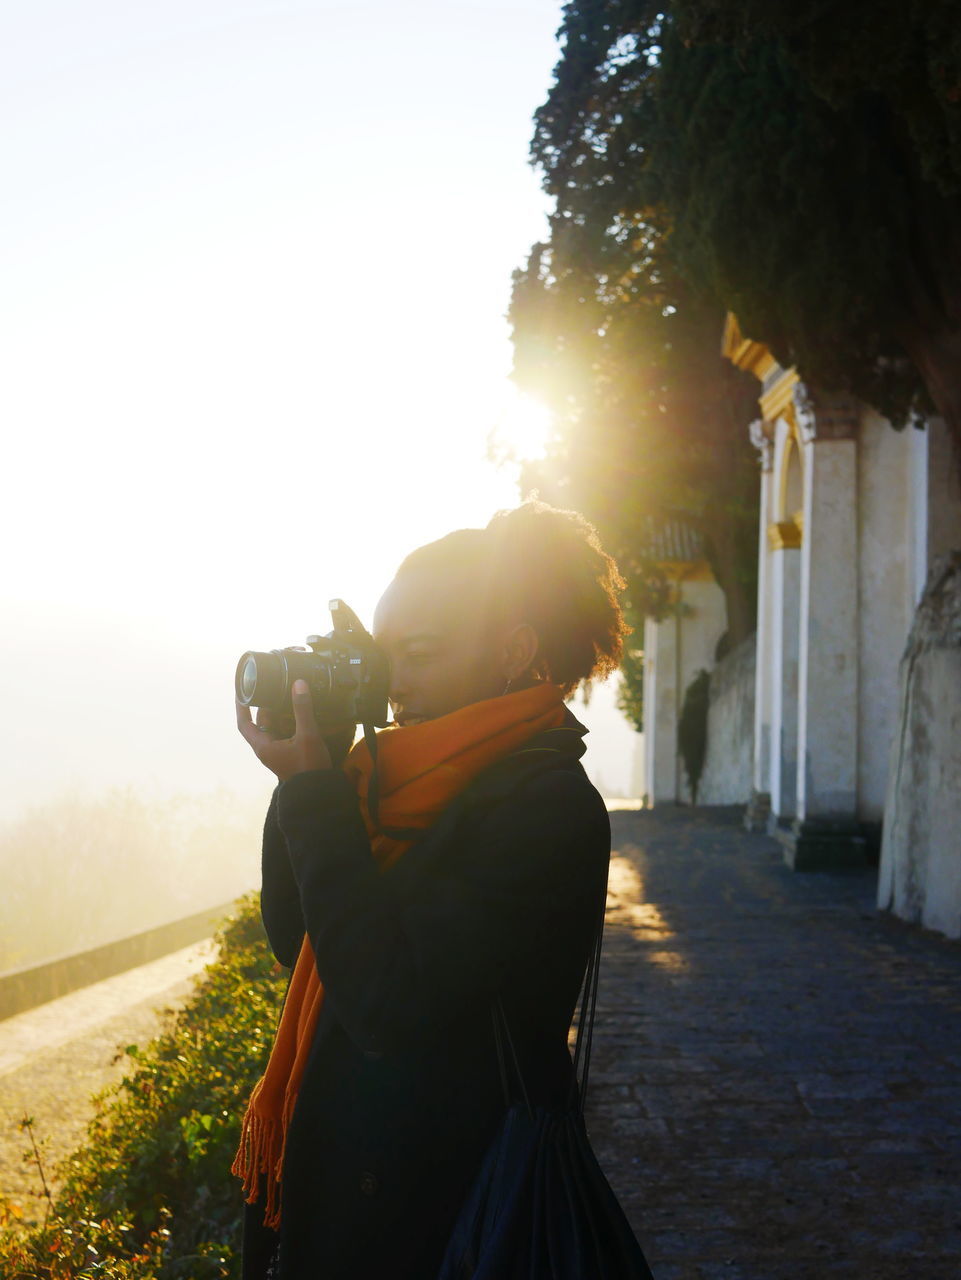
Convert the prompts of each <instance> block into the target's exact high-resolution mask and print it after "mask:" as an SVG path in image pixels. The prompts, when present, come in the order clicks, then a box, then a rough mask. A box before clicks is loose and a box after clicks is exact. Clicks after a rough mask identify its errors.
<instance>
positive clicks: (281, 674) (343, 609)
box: [234, 600, 390, 728]
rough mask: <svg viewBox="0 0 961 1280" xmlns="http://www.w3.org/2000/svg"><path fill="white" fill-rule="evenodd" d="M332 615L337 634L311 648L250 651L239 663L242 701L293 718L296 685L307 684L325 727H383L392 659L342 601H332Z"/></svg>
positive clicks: (317, 639) (314, 640)
mask: <svg viewBox="0 0 961 1280" xmlns="http://www.w3.org/2000/svg"><path fill="white" fill-rule="evenodd" d="M330 616H331V620H332V621H333V624H334V629H333V631H331V632H330V633H329V634H328V635H326V636H308V637H307V645H308V648H302V647H299V646H296V645H295V646H293V647H291V648H289V649H271V651H270V652H269V653H256V652H254V651H253V650H248V652H247V653H245V654H244V655H243V657H242V658H241V659H240V661H239V662H238V663H237V675H236V678H235V682H234V683H235V687H236V692H237V700H238V701H239V702H242V703H243V704H244V705H245V706H248V707H264V708H265V709H266V710H268V711H272V712H276V713H277V714H281V715H283V714H286V715H289V714H290V712H291V692H290V691H291V686H292V685H293V683H294V681H295V680H306V681H307V685H308V688H309V689H310V694H311V699H312V701H313V707H314V715H315V716H316V718H317V720H318V721H319V722H320V723H322V724H323V723H328V724H347V723H351V724H364V725H376V726H378V727H379V728H380V727H383V726H384V725H385V724H386V723H387V689H388V685H389V682H390V668H389V664H388V661H387V657H386V655H385V654H383V653H382V652H381V650H380V649H378V647H377V645H376V644H375V643H374V641H373V638H372V637H371V636H370V635H369V634H368V632H367V631H365V630H364V627H363V625H362V623H361V622H360V619H359V618H358V617H357V615H356V613H354V611H353V609H350V608H348V606H347V605H345V604H344V602H343V600H331V602H330Z"/></svg>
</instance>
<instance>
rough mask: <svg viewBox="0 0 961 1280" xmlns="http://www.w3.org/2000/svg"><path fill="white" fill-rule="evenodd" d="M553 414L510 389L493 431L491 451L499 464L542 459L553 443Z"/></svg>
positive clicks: (520, 392)
mask: <svg viewBox="0 0 961 1280" xmlns="http://www.w3.org/2000/svg"><path fill="white" fill-rule="evenodd" d="M552 424H553V414H552V413H551V411H550V409H548V408H547V406H546V405H544V404H542V403H541V401H539V400H535V399H534V397H533V396H529V395H525V394H524V392H522V391H518V390H516V389H515V388H511V392H510V395H509V398H508V399H507V401H506V403H505V405H504V408H503V410H502V411H501V413H500V415H499V417H498V419H497V422H496V424H495V426H494V429H493V431H492V432H491V452H492V454H493V455H494V457H495V458H496V459H497V460H499V461H506V462H530V461H532V460H533V459H535V458H542V457H543V456H544V454H545V452H546V450H547V444H548V441H549V440H550V434H551V426H552Z"/></svg>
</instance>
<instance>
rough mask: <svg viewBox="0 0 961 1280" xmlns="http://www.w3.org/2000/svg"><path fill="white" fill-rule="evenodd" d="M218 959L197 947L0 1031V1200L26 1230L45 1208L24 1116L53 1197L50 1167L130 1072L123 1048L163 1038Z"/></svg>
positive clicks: (0, 1026)
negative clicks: (94, 1100) (99, 1098)
mask: <svg viewBox="0 0 961 1280" xmlns="http://www.w3.org/2000/svg"><path fill="white" fill-rule="evenodd" d="M214 954H215V948H214V945H213V943H212V942H200V943H197V944H195V945H194V946H191V947H185V948H183V949H182V950H180V951H175V952H173V953H171V954H170V955H168V956H163V957H162V958H161V959H159V960H154V961H152V962H151V963H150V964H145V965H140V966H139V967H138V968H136V969H131V970H129V971H128V972H127V973H121V974H118V975H117V976H116V977H113V978H107V979H105V980H104V981H103V982H97V983H94V984H93V985H92V986H89V987H85V988H83V990H81V991H74V992H71V993H70V995H66V996H62V997H61V998H60V999H59V1000H51V1001H49V1003H47V1004H43V1005H39V1006H38V1007H37V1008H36V1009H30V1010H28V1011H27V1012H26V1013H18V1014H16V1015H15V1016H14V1017H12V1018H6V1019H5V1020H4V1021H2V1022H0V1195H2V1196H3V1197H4V1198H6V1199H8V1200H10V1201H12V1202H13V1203H14V1204H15V1205H18V1206H19V1207H20V1208H21V1210H22V1211H23V1216H24V1220H25V1221H36V1220H38V1219H39V1218H42V1217H43V1214H44V1210H45V1201H44V1199H43V1189H42V1186H41V1182H40V1177H39V1174H38V1172H37V1167H36V1163H35V1161H33V1160H32V1159H31V1158H29V1156H28V1158H26V1159H25V1158H24V1157H25V1155H26V1154H27V1153H28V1152H29V1149H30V1138H29V1135H28V1134H26V1133H24V1132H22V1130H21V1128H20V1121H21V1119H22V1117H23V1116H24V1115H30V1116H32V1117H33V1119H34V1134H35V1136H36V1138H37V1140H38V1142H39V1144H40V1148H41V1157H42V1159H43V1163H44V1169H45V1172H46V1176H47V1181H48V1183H49V1184H50V1185H51V1189H54V1188H55V1187H56V1185H57V1183H56V1179H55V1177H54V1176H53V1169H54V1166H55V1165H56V1163H57V1162H58V1161H59V1160H61V1159H63V1158H64V1157H65V1156H67V1155H69V1154H70V1152H72V1151H74V1150H75V1149H76V1148H77V1147H78V1146H79V1145H80V1143H81V1142H82V1140H83V1136H84V1133H85V1131H86V1127H87V1122H88V1121H89V1120H90V1118H91V1116H92V1115H93V1106H92V1105H91V1097H92V1095H93V1094H94V1093H97V1092H99V1091H100V1090H101V1089H104V1088H106V1086H107V1085H108V1084H113V1083H115V1082H116V1081H118V1080H120V1079H121V1077H122V1076H123V1075H124V1074H125V1073H126V1072H127V1071H128V1070H129V1066H130V1063H129V1059H127V1058H126V1057H125V1055H124V1054H123V1053H122V1050H123V1048H124V1046H125V1045H128V1044H145V1043H146V1042H147V1041H148V1040H150V1039H151V1038H152V1037H153V1036H155V1035H157V1033H158V1032H159V1031H160V1030H161V1027H162V1025H163V1022H164V1017H165V1012H164V1011H165V1010H167V1009H174V1008H178V1007H180V1006H181V1005H182V1004H183V1002H184V1001H185V1000H186V999H187V997H188V996H189V994H190V992H191V991H192V990H193V985H194V979H195V977H196V975H197V974H198V973H200V972H201V970H202V969H203V968H204V967H205V965H206V964H208V963H209V961H210V960H211V959H212V958H213V956H214Z"/></svg>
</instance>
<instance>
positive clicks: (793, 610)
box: [769, 545, 801, 822]
mask: <svg viewBox="0 0 961 1280" xmlns="http://www.w3.org/2000/svg"><path fill="white" fill-rule="evenodd" d="M800 596H801V552H800V550H799V548H797V547H792V546H786V545H781V546H779V547H776V548H775V549H774V550H773V551H772V555H771V621H772V633H773V634H772V637H771V641H772V644H771V649H772V659H773V661H772V677H773V678H772V682H771V747H770V751H771V763H770V774H769V777H770V783H771V816H772V818H773V819H774V821H775V822H777V821H778V820H779V819H785V818H793V817H794V816H795V815H796V813H797V791H798V786H797V779H798V767H797V765H798V639H799V626H800V609H799V605H800Z"/></svg>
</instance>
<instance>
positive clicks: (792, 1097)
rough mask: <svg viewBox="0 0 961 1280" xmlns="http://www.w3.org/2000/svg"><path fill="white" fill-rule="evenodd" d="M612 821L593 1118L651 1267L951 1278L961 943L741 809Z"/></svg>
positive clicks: (959, 1232)
mask: <svg viewBox="0 0 961 1280" xmlns="http://www.w3.org/2000/svg"><path fill="white" fill-rule="evenodd" d="M612 822H613V826H614V837H615V839H614V847H615V851H616V853H615V858H614V863H613V867H612V881H611V887H612V899H611V904H610V911H609V914H608V927H607V933H606V937H605V951H604V964H603V968H602V970H601V986H600V995H599V1005H598V1024H597V1029H596V1032H595V1049H594V1059H593V1063H592V1068H591V1082H592V1084H591V1098H592V1101H591V1104H590V1115H589V1123H590V1128H591V1132H592V1135H593V1138H594V1143H595V1147H596V1149H597V1150H598V1154H599V1155H600V1157H601V1162H602V1164H603V1165H604V1167H605V1169H606V1170H607V1172H608V1175H609V1177H610V1179H611V1181H612V1183H613V1184H614V1186H615V1188H616V1189H617V1192H618V1194H619V1197H620V1199H621V1201H622V1203H623V1204H624V1206H625V1208H626V1210H627V1211H628V1214H629V1216H630V1218H631V1220H632V1222H633V1223H634V1225H635V1229H636V1230H637V1233H638V1235H639V1236H640V1238H641V1239H642V1241H643V1244H644V1247H645V1252H646V1253H647V1255H648V1258H649V1261H650V1262H651V1265H652V1268H653V1270H654V1274H655V1277H656V1280H808V1278H811V1280H822V1278H824V1277H856V1278H857V1280H895V1278H896V1280H958V1278H959V1277H961V945H959V944H957V943H951V942H947V941H945V940H943V939H940V938H939V937H937V936H936V935H932V934H929V933H925V932H923V931H921V930H920V929H915V928H912V927H908V926H905V925H902V924H900V923H898V922H897V921H895V920H893V919H891V918H889V917H887V916H886V915H884V914H879V913H877V912H876V911H875V907H874V879H875V877H874V874H873V873H869V872H864V873H854V874H848V875H827V874H806V875H798V874H795V873H793V872H790V871H788V870H787V869H786V868H785V867H784V865H783V862H782V860H781V854H780V847H779V846H778V845H777V844H776V843H775V842H774V841H773V840H769V839H767V838H766V837H763V836H749V835H746V834H745V832H744V831H743V830H742V829H741V828H740V827H739V826H737V825H736V822H735V820H734V818H733V817H732V816H731V815H729V814H727V813H725V812H724V811H720V812H718V811H713V812H712V811H697V812H695V813H694V814H692V813H691V812H690V811H687V810H674V809H662V810H658V811H657V812H656V813H642V812H620V813H614V814H612Z"/></svg>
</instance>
